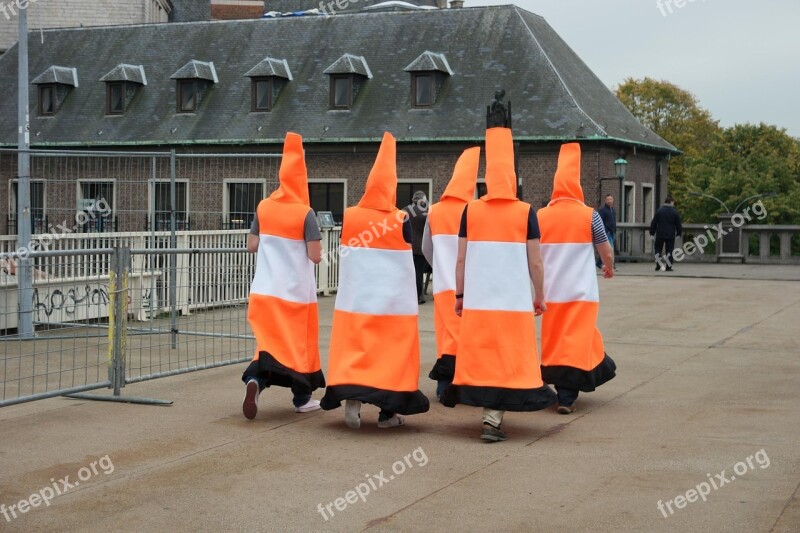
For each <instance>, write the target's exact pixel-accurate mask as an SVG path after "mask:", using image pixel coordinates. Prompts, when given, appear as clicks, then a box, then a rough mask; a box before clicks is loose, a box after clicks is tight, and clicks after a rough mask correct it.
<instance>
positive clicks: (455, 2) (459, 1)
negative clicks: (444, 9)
mask: <svg viewBox="0 0 800 533" xmlns="http://www.w3.org/2000/svg"><path fill="white" fill-rule="evenodd" d="M462 7H464V0H450V9H461V8H462Z"/></svg>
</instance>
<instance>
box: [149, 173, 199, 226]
mask: <svg viewBox="0 0 800 533" xmlns="http://www.w3.org/2000/svg"><path fill="white" fill-rule="evenodd" d="M170 181H171V180H168V179H155V180H153V179H149V180H147V225H148V227H149V225H150V223H151V222H152V221H153V214H154V211H155V199H156V193H155V189H156V188H155V184H157V183H166V184H167V185H169V183H170ZM175 183H185V184H186V218H187V219H188V218H189V213H191V209H192V205H191V200H192V191H191V187H192V184H191V181H189V180H188V179H176V180H175ZM152 230H153V228H150V231H152Z"/></svg>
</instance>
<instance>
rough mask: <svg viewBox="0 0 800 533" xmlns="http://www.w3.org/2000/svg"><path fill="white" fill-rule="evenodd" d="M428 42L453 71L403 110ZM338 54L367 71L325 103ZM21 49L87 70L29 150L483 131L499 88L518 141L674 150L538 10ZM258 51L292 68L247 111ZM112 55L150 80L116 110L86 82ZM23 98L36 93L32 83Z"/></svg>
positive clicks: (10, 75)
mask: <svg viewBox="0 0 800 533" xmlns="http://www.w3.org/2000/svg"><path fill="white" fill-rule="evenodd" d="M42 40H43V42H42ZM431 50H435V51H436V53H438V54H443V55H444V56H445V57H446V58H447V62H448V64H449V66H450V67H451V69H452V71H453V72H454V74H453V75H452V76H447V78H446V80H445V81H444V84H443V85H442V87H441V90H440V92H439V93H438V95H437V100H436V104H435V105H433V106H432V107H430V108H425V109H419V108H414V107H412V105H411V81H410V80H411V74H410V73H409V72H406V71H405V70H404V69H405V68H406V67H407V66H409V65H410V64H412V63H413V62H414V61H415V60H416V59H417V58H419V57H420V55H421V54H424V52H426V51H431ZM344 54H352V55H353V56H363V57H364V58H365V61H366V63H368V65H369V71H370V73H371V74H372V79H369V80H367V81H365V82H363V83H362V85H361V87H360V89H359V92H358V95H357V97H356V99H355V102H354V105H353V108H352V109H351V110H349V111H342V110H330V109H329V102H330V95H329V90H330V82H329V76H328V75H327V74H325V69H327V68H328V67H330V66H331V65H334V64H335V63H336V62H337V61H338V60H340V59H341V58H342V56H343V55H344ZM29 55H30V72H31V74H32V77H33V76H36V75H38V74H39V73H41V72H43V71H44V70H45V69H47V68H49V67H50V66H52V65H70V66H74V67H76V68H77V72H78V75H79V76H80V77H81V79H83V80H88V81H84V83H83V84H82V85H81V86H80V87H79V88H75V89H73V90H72V91H71V92H70V94H69V95H68V97H67V98H66V100H65V101H64V102H63V104H62V106H61V107H60V109H59V111H58V113H57V114H56V116H55V117H49V118H40V117H38V116H37V113H36V110H35V109H32V112H31V132H32V141H33V144H34V146H40V147H43V146H70V145H72V146H100V145H104V144H105V145H116V146H124V145H177V144H259V143H270V144H272V143H276V144H278V143H281V142H282V141H283V137H284V135H285V133H286V131H295V132H298V133H300V134H301V135H303V137H304V139H305V140H306V142H311V143H314V142H345V141H346V142H361V141H363V142H375V141H379V140H380V138H381V136H382V134H383V132H384V131H391V132H392V133H394V134H395V136H396V137H397V139H398V141H399V142H431V141H469V142H473V141H475V142H480V141H481V140H482V139H483V136H484V128H485V124H486V107H487V105H489V104H490V103H491V102H492V100H493V96H494V94H495V91H497V90H499V89H505V91H506V95H507V98H508V100H510V101H511V102H512V108H513V119H514V136H515V139H517V140H520V141H567V140H576V139H579V138H580V139H588V140H598V141H608V140H611V141H614V142H623V143H625V144H634V145H638V146H642V147H652V148H655V149H657V150H663V151H669V152H674V151H676V149H675V148H674V147H673V146H672V145H670V144H669V143H668V142H667V141H665V140H664V139H662V138H660V137H659V136H657V135H656V134H655V133H653V132H652V131H650V130H649V129H647V128H646V127H644V126H643V125H642V124H640V123H639V122H638V121H637V120H636V119H635V118H634V117H633V115H631V114H630V113H629V112H628V111H627V109H626V108H625V107H624V106H623V105H622V103H620V102H619V100H617V98H616V97H615V96H614V95H613V94H612V93H611V91H610V90H609V89H608V88H607V87H606V86H605V85H604V84H603V83H602V82H601V81H600V79H599V78H597V76H595V75H594V73H593V72H592V71H591V70H590V69H589V67H587V66H586V65H585V64H584V63H583V62H582V61H581V60H580V58H579V57H578V56H577V55H576V54H575V52H573V51H572V49H571V48H570V47H569V46H568V45H567V44H566V43H565V42H564V41H563V40H562V39H561V38H560V37H559V36H558V35H557V34H556V32H555V31H554V30H553V29H552V28H551V27H550V26H549V25H548V24H547V22H546V21H545V20H544V19H543V18H542V17H540V16H538V15H535V14H533V13H530V12H528V11H525V10H523V9H521V8H519V7H516V6H492V7H473V8H464V9H441V10H428V11H394V12H377V13H361V12H359V13H352V14H343V15H335V16H315V17H292V18H282V19H258V20H241V21H209V22H192V23H170V24H146V25H134V26H114V27H100V28H97V27H93V28H80V29H79V28H74V29H60V30H44V32H43V39H40V37H39V31H38V30H37V31H36V38H31V39H30V50H29ZM265 57H270V58H281V59H282V60H283V59H285V60H286V62H287V64H288V66H289V68H290V69H291V73H292V76H293V78H294V79H293V80H292V81H288V82H286V84H285V86H284V87H283V89H282V90H281V92H280V95H279V96H278V98H277V100H276V102H275V106H274V108H273V110H272V111H271V112H268V113H253V112H251V109H250V107H251V94H250V91H251V80H250V79H249V78H247V77H246V76H245V74H246V73H247V72H248V71H250V70H251V69H252V68H253V67H254V66H255V65H257V64H259V62H261V61H262V60H263V59H264V58H265ZM194 59H201V60H202V61H204V62H209V63H212V62H213V64H214V65H215V67H216V74H217V76H218V83H217V84H216V85H214V86H212V87H211V88H209V89H208V91H207V93H206V95H205V97H204V99H203V102H202V103H201V105H200V108H199V110H198V111H197V113H182V114H180V113H176V105H175V99H176V88H175V86H176V82H175V80H173V79H171V78H170V76H172V75H173V74H174V73H175V72H176V71H177V70H179V69H181V67H183V66H184V65H186V64H187V63H189V62H191V61H192V60H194ZM16 63H17V54H16V53H15V51H14V50H13V49H12V50H11V51H9V53H7V54H5V55H3V56H2V57H0V143H3V144H6V145H15V144H16V139H17V134H16V131H17V126H16V116H17V112H16V102H17V98H16V83H17V81H16V80H17V65H16ZM120 63H125V64H132V65H143V66H144V69H145V70H146V72H147V81H148V85H147V86H146V87H141V88H140V89H139V90H138V91H137V94H136V96H135V97H134V99H133V100H132V101H131V103H130V105H129V106H128V107H127V108H126V113H125V115H124V116H122V117H119V116H116V117H108V116H106V115H105V84H104V83H101V82H99V81H96V80H99V79H100V78H101V77H102V76H103V75H105V74H106V73H108V72H109V70H111V69H113V68H114V67H115V66H116V65H118V64H120ZM354 68H355V67H354ZM30 95H31V99H30V101H31V102H32V104H34V103H35V102H36V101H37V99H36V87H35V86H34V85H31V92H30ZM99 130H102V131H103V136H102V142H99V137H98V135H97V132H98V131H99Z"/></svg>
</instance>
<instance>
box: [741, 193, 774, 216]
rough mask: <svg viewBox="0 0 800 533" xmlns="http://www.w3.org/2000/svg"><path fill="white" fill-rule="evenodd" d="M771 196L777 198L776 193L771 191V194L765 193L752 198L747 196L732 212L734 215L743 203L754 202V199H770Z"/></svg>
mask: <svg viewBox="0 0 800 533" xmlns="http://www.w3.org/2000/svg"><path fill="white" fill-rule="evenodd" d="M773 196H778V193H776V192H775V191H772V192H765V193H762V194H754V195H753V196H748V197H747V198H745V199H744V200H742V201H741V202H739V205H737V206H736V209H734V210H733V212H734V213H736V212H737V211H738V210H739V208H740V207H742V206H743V205H744V204H745V203H747V202H749V201H750V200H755V199H756V198H772V197H773Z"/></svg>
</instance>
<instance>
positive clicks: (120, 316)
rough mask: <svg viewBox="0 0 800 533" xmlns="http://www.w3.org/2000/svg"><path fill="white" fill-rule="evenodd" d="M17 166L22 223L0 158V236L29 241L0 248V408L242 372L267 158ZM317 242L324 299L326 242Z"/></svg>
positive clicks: (274, 168) (248, 350)
mask: <svg viewBox="0 0 800 533" xmlns="http://www.w3.org/2000/svg"><path fill="white" fill-rule="evenodd" d="M30 153H31V175H30V184H31V191H30V199H31V202H30V206H31V213H32V215H31V216H30V217H21V218H18V217H17V216H16V209H15V204H16V195H17V194H18V192H19V189H18V188H19V183H18V181H17V178H16V155H17V152H16V151H14V150H5V149H0V209H1V208H2V207H4V206H8V211H7V213H6V217H4V218H6V221H7V224H6V226H7V231H8V232H9V233H12V230H13V232H16V230H17V226H18V225H21V224H26V223H28V222H27V221H26V219H29V220H30V224H31V227H32V229H33V230H34V231H35V232H36V234H35V235H33V237H32V238H31V241H30V242H29V243H26V245H25V246H24V247H23V249H22V250H17V248H18V243H17V239H16V236H15V235H7V236H0V388H1V389H2V394H0V407H2V406H5V405H12V404H16V403H21V402H24V401H30V400H36V399H42V398H48V397H54V396H60V395H65V394H72V393H77V392H82V391H90V390H93V389H100V388H112V389H114V394H115V396H119V395H120V391H121V389H122V388H123V387H124V386H125V385H126V384H128V383H134V382H137V381H143V380H147V379H153V378H157V377H162V376H167V375H174V374H178V373H183V372H189V371H193V370H198V369H202V368H211V367H215V366H220V365H226V364H231V363H237V362H243V361H247V360H249V359H250V358H252V355H253V352H254V348H255V347H254V340H253V338H252V335H251V333H250V327H249V324H248V323H247V296H248V292H249V288H250V283H251V281H252V277H253V273H254V269H255V256H254V255H252V254H248V253H247V252H246V251H245V242H246V234H247V230H248V229H249V227H250V224H251V223H252V219H253V217H254V216H255V207H256V206H257V204H258V202H259V201H260V200H261V199H262V198H264V197H265V196H268V195H269V194H270V193H271V192H272V190H274V189H275V188H276V187H277V184H278V164H279V156H275V155H268V154H175V153H174V152H164V153H127V152H64V151H31V152H30ZM322 235H323V243H322V245H323V255H324V257H325V261H324V262H323V263H321V264H320V265H318V266H317V268H316V274H317V283H318V285H317V288H318V292H319V293H322V294H330V293H331V292H332V291H335V290H336V288H337V285H338V262H337V261H336V259H337V257H338V254H337V252H338V246H339V235H340V230H339V229H338V228H336V229H323V230H322ZM31 251H32V253H28V252H31ZM18 271H27V272H30V273H31V276H30V279H32V285H30V286H27V287H26V286H24V284H23V287H18V285H17V281H18V280H19V279H23V280H24V279H25V276H19V275H18ZM123 295H124V298H123V297H122V296H123ZM21 303H24V304H25V305H20V304H21ZM29 304H30V305H29ZM20 316H26V317H32V322H33V332H25V331H22V332H21V333H20V330H19V329H18V326H19V325H20V323H19V320H20ZM26 320H27V318H26Z"/></svg>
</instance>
